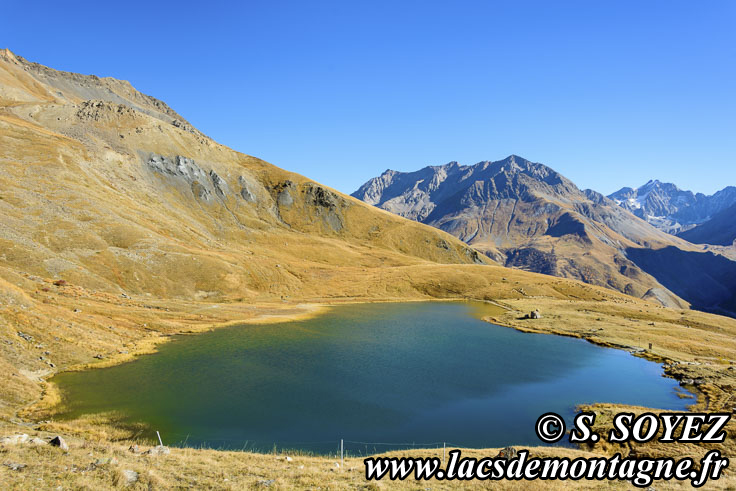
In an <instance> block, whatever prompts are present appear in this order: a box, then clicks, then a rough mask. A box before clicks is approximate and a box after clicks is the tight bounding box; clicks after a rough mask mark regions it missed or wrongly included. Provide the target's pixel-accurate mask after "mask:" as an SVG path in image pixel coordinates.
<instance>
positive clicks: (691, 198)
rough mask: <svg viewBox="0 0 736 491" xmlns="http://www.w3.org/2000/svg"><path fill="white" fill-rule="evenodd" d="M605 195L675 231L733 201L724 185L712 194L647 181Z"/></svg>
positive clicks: (735, 192) (735, 194)
mask: <svg viewBox="0 0 736 491" xmlns="http://www.w3.org/2000/svg"><path fill="white" fill-rule="evenodd" d="M609 198H611V199H612V200H614V201H615V202H616V203H617V204H618V205H619V206H621V207H622V208H625V209H626V210H628V211H630V212H631V213H633V214H634V215H636V216H638V217H639V218H642V219H644V220H646V221H647V222H649V223H651V224H652V225H654V226H655V227H657V228H659V229H661V230H664V231H665V232H668V233H673V234H676V233H680V232H684V231H686V230H688V229H690V228H692V227H693V226H694V225H698V224H701V223H704V222H705V221H707V220H708V219H710V218H711V217H712V216H714V215H715V214H717V213H718V212H720V211H722V210H724V209H725V208H728V207H729V206H731V205H733V204H734V203H736V187H734V186H728V187H726V188H724V189H722V190H720V191H718V192H717V193H715V194H713V195H705V194H703V193H693V192H692V191H686V190H682V189H680V188H678V187H677V186H675V185H674V184H672V183H667V182H660V181H658V180H651V181H649V182H647V183H646V184H644V185H643V186H640V187H638V188H635V189H634V188H630V187H625V188H621V189H619V190H618V191H616V192H615V193H613V194H611V195H609Z"/></svg>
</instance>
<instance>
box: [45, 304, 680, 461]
mask: <svg viewBox="0 0 736 491" xmlns="http://www.w3.org/2000/svg"><path fill="white" fill-rule="evenodd" d="M478 308H480V306H479V305H478V304H472V303H404V304H361V305H347V306H340V307H335V308H333V309H331V310H330V311H329V312H328V313H326V314H324V315H321V316H319V317H317V318H313V319H310V320H304V321H295V322H286V323H280V324H270V325H252V326H242V327H230V328H223V329H219V330H215V331H213V332H209V333H205V334H200V335H196V336H180V337H178V338H177V339H176V340H174V341H173V342H171V343H167V344H164V345H162V346H160V352H159V353H157V354H154V355H149V356H144V357H141V358H139V359H137V360H136V361H134V362H131V363H127V364H124V365H119V366H115V367H111V368H105V369H99V370H90V371H87V372H76V373H65V374H61V375H59V376H57V377H55V379H54V382H56V383H58V384H59V386H60V387H61V389H62V391H63V394H64V397H65V402H66V406H67V408H68V410H67V411H66V412H65V413H64V414H63V415H62V417H64V418H69V417H76V416H80V415H82V414H90V413H101V412H109V411H117V412H118V413H119V415H120V417H121V418H122V421H123V422H126V423H134V422H143V423H146V424H147V425H148V427H149V428H150V430H147V431H146V432H144V436H147V437H150V438H153V437H154V435H155V432H154V431H153V430H159V431H160V432H161V435H162V437H163V439H164V443H167V444H179V445H182V444H183V445H191V446H200V445H204V446H210V447H216V448H220V447H223V448H236V449H241V448H249V449H257V450H270V449H272V448H273V447H274V445H277V446H278V447H279V448H283V447H286V448H298V449H303V450H307V451H313V452H321V453H326V452H333V451H335V449H336V448H337V446H338V442H339V440H340V439H341V438H343V439H345V440H346V441H348V442H349V443H346V447H347V448H348V449H349V450H350V451H352V452H353V453H357V452H361V453H366V452H373V451H382V450H386V449H389V448H405V446H404V445H383V443H394V444H396V443H416V444H421V445H424V444H428V443H435V442H448V446H451V445H462V446H468V447H493V446H504V445H507V444H535V445H536V444H540V443H541V442H539V440H538V439H537V438H536V436H535V434H534V422H535V421H536V419H537V418H538V417H539V416H540V415H541V414H543V413H545V412H549V411H554V412H558V413H560V414H562V415H564V416H566V417H568V418H571V417H572V415H573V411H574V407H575V405H577V404H580V403H592V402H619V403H629V404H638V405H643V406H648V407H653V408H661V409H683V408H684V407H685V406H686V404H687V403H688V400H683V399H680V398H679V397H678V396H677V393H676V391H675V388H676V387H677V384H676V382H675V381H674V380H671V379H668V378H664V377H662V370H661V367H660V366H659V365H658V364H656V363H652V362H649V361H646V360H643V359H640V358H636V357H634V356H631V355H630V354H628V353H626V352H624V351H620V350H614V349H605V348H600V347H597V346H594V345H592V344H590V343H587V342H585V341H583V340H579V339H573V338H565V337H559V336H550V335H540V334H525V333H521V332H518V331H515V330H513V329H509V328H505V327H498V326H494V325H491V324H488V323H486V322H483V321H481V320H479V319H478V318H476V317H475V316H474V315H473V314H474V311H475V309H478ZM354 442H373V443H371V444H363V443H354ZM440 446H441V443H440Z"/></svg>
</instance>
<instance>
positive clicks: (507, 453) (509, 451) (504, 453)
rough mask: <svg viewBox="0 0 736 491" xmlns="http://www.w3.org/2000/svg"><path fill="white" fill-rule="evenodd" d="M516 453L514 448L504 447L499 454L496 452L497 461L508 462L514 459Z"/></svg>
mask: <svg viewBox="0 0 736 491" xmlns="http://www.w3.org/2000/svg"><path fill="white" fill-rule="evenodd" d="M517 454H518V452H517V451H516V449H515V448H514V447H505V448H502V449H501V451H500V452H498V455H496V458H497V459H504V460H510V459H513V458H514V457H516V455H517Z"/></svg>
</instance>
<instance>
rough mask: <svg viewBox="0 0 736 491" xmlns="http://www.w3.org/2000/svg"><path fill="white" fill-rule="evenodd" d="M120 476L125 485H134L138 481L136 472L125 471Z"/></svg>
mask: <svg viewBox="0 0 736 491" xmlns="http://www.w3.org/2000/svg"><path fill="white" fill-rule="evenodd" d="M122 475H123V480H124V481H125V484H127V485H131V484H135V483H136V482H137V481H138V473H137V472H136V471H133V470H130V469H125V470H123V471H122Z"/></svg>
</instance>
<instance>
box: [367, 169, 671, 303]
mask: <svg viewBox="0 0 736 491" xmlns="http://www.w3.org/2000/svg"><path fill="white" fill-rule="evenodd" d="M353 196H354V197H356V198H358V199H361V200H363V201H365V202H366V203H370V204H372V205H374V206H377V207H379V208H382V209H384V210H387V211H390V212H393V213H396V214H398V215H401V216H403V217H405V218H409V219H412V220H416V221H419V222H422V223H426V224H428V225H432V226H434V227H437V228H439V229H442V230H444V231H445V232H448V233H450V234H452V235H454V236H456V237H457V238H459V239H460V240H462V241H463V242H466V243H467V244H470V245H471V246H473V247H474V248H476V249H478V250H480V251H482V252H484V253H485V254H486V255H487V256H489V257H491V258H494V259H496V260H500V261H501V262H505V263H506V265H507V266H511V267H517V268H522V269H525V270H528V271H534V272H538V273H544V274H550V275H557V276H563V277H568V278H574V279H579V280H582V281H585V282H588V283H592V284H595V285H600V286H606V287H609V288H613V289H617V290H619V291H622V292H624V293H627V294H630V295H635V296H641V295H644V294H645V293H646V292H647V291H649V290H650V289H652V288H658V287H661V285H659V284H657V282H656V281H655V280H654V279H653V278H652V277H650V276H648V275H647V274H646V273H644V272H643V271H641V269H640V268H639V267H638V266H637V265H636V264H634V263H633V262H630V261H628V262H627V263H626V264H625V267H623V268H622V264H619V263H621V262H622V261H626V260H625V253H624V252H623V251H624V249H625V248H626V247H627V246H635V247H662V246H667V245H678V246H679V245H685V243H684V242H683V241H680V240H678V239H676V238H674V237H672V236H671V235H669V234H666V233H664V232H662V231H660V230H658V229H656V228H654V227H652V226H651V225H650V224H648V223H646V222H645V221H643V220H640V219H638V218H636V217H634V216H632V215H631V214H630V213H628V212H627V211H626V210H624V209H622V208H621V207H619V206H618V205H617V204H616V203H615V202H614V201H612V200H610V199H608V198H606V197H605V196H603V195H602V194H600V193H597V192H595V191H591V190H586V191H581V190H580V189H578V188H577V186H575V184H574V183H573V182H572V181H570V180H569V179H567V178H565V177H564V176H562V175H561V174H559V173H558V172H556V171H554V170H553V169H551V168H549V167H547V166H545V165H543V164H539V163H534V162H530V161H528V160H526V159H523V158H521V157H519V156H516V155H511V156H509V157H507V158H505V159H503V160H499V161H496V162H489V161H485V162H479V163H477V164H475V165H469V166H464V165H459V164H458V163H457V162H450V163H448V164H446V165H441V166H429V167H425V168H423V169H420V170H418V171H416V172H397V171H393V170H387V171H386V172H384V173H383V174H381V175H380V176H379V177H376V178H374V179H371V180H369V181H368V182H366V183H365V184H364V185H363V186H361V187H360V188H359V189H358V190H357V191H356V192H355V193H353Z"/></svg>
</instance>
